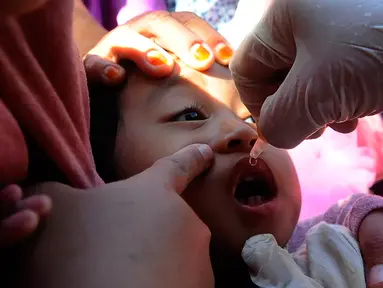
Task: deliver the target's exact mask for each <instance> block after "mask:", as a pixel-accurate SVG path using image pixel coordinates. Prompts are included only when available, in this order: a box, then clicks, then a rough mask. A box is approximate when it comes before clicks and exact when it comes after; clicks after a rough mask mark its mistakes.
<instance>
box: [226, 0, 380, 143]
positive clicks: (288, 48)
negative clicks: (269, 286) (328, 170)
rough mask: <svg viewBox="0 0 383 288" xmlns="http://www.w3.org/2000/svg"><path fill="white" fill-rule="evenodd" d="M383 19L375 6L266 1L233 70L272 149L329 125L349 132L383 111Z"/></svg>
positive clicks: (371, 0)
mask: <svg viewBox="0 0 383 288" xmlns="http://www.w3.org/2000/svg"><path fill="white" fill-rule="evenodd" d="M382 19H383V5H382V3H381V1H377V0H368V1H360V0H350V1H329V0H326V1H319V0H314V1H299V0H289V1H287V0H274V1H271V3H270V6H269V7H268V9H267V11H266V13H265V14H264V16H263V18H262V19H261V21H260V22H259V23H258V25H257V27H256V28H255V29H254V30H253V31H252V33H250V34H249V35H248V36H247V38H246V39H245V40H244V41H243V42H242V44H241V45H240V47H239V49H238V51H237V52H236V54H235V55H234V57H233V60H232V62H231V63H230V68H231V71H232V73H233V77H234V80H235V82H236V85H237V88H238V90H239V92H240V94H241V99H242V101H243V102H244V104H245V105H246V106H247V107H248V108H249V110H250V111H251V113H252V114H253V116H254V117H256V118H258V117H259V123H258V125H259V128H260V130H261V132H262V134H263V136H264V137H265V138H266V139H267V140H268V141H269V142H270V143H271V144H273V145H274V146H277V147H280V148H293V147H295V146H297V145H298V144H299V143H300V142H302V141H303V140H304V139H306V138H308V137H309V136H310V135H313V134H314V133H316V135H319V134H320V132H321V131H323V129H324V128H325V127H326V126H327V125H328V126H330V127H331V128H333V129H335V130H337V131H339V132H350V131H352V130H353V129H355V127H356V125H357V119H358V118H360V117H363V116H367V115H372V114H376V113H378V112H380V111H382V110H383V88H382V87H383V85H382V79H383V78H382V76H383V53H382V47H383V37H382V31H383V21H382ZM286 75H287V76H286Z"/></svg>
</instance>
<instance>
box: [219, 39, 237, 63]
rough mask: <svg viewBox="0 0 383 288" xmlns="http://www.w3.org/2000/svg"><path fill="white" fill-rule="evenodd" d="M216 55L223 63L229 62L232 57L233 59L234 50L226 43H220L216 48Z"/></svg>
mask: <svg viewBox="0 0 383 288" xmlns="http://www.w3.org/2000/svg"><path fill="white" fill-rule="evenodd" d="M215 51H216V52H215V53H216V56H217V57H218V58H219V59H220V60H221V61H227V60H230V59H231V57H233V54H234V52H233V49H231V48H230V47H229V46H228V45H226V44H224V43H220V44H218V45H217V46H216V48H215Z"/></svg>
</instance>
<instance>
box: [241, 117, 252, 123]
mask: <svg viewBox="0 0 383 288" xmlns="http://www.w3.org/2000/svg"><path fill="white" fill-rule="evenodd" d="M243 121H245V122H247V123H255V121H254V118H253V117H252V116H249V117H247V118H245V119H244V120H243Z"/></svg>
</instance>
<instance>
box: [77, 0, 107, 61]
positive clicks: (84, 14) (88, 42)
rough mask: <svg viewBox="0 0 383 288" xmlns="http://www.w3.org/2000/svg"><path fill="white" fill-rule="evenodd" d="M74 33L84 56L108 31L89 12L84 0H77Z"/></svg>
mask: <svg viewBox="0 0 383 288" xmlns="http://www.w3.org/2000/svg"><path fill="white" fill-rule="evenodd" d="M73 13H74V15H73V34H74V39H75V41H76V43H77V46H78V48H79V51H80V54H81V56H84V55H85V54H86V53H87V52H88V51H89V50H90V49H91V48H93V46H95V45H96V44H97V42H98V41H100V40H101V38H102V37H103V36H104V35H105V34H106V33H107V32H108V31H107V30H106V29H105V28H103V27H102V26H101V25H100V24H99V23H98V22H97V21H96V19H94V18H93V17H92V15H91V14H90V13H89V11H88V9H87V8H86V7H85V5H84V4H83V2H82V0H75V5H74V11H73Z"/></svg>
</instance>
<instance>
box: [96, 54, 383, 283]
mask: <svg viewBox="0 0 383 288" xmlns="http://www.w3.org/2000/svg"><path fill="white" fill-rule="evenodd" d="M178 65H179V67H177V69H175V72H174V73H173V74H172V75H171V76H170V77H168V78H165V79H161V80H158V79H152V78H149V77H146V76H144V75H143V74H142V73H140V72H139V71H135V72H134V73H132V74H131V75H128V80H127V87H124V88H123V89H122V90H120V91H118V90H117V91H111V90H110V88H108V89H109V90H105V89H103V88H100V87H97V89H96V90H95V91H91V119H92V121H91V143H92V149H93V152H94V157H95V161H96V167H97V168H98V172H99V173H100V175H101V177H103V178H104V180H105V181H114V180H117V179H124V178H127V177H131V176H133V175H135V174H138V173H140V172H142V171H143V170H145V169H146V168H148V167H150V166H151V165H152V164H153V163H154V162H155V161H156V160H158V159H160V158H162V157H164V156H166V155H169V154H171V153H173V152H175V151H177V150H179V149H181V148H182V147H184V146H187V145H189V144H192V143H206V144H209V145H210V146H211V147H212V149H213V151H215V153H216V156H215V163H214V165H213V167H212V168H211V169H210V170H209V171H208V172H207V173H206V174H204V175H203V176H201V177H199V178H198V179H196V180H195V181H193V182H192V184H191V185H190V186H189V187H188V188H187V190H186V191H185V192H184V193H183V198H184V199H185V200H186V202H187V203H188V204H189V205H190V206H191V207H192V208H193V209H194V211H195V212H196V213H197V214H198V216H199V217H200V218H201V219H202V220H203V221H204V222H205V223H206V224H207V225H208V227H209V228H210V230H211V232H212V245H211V258H212V264H213V269H214V271H215V277H216V285H217V287H247V285H251V284H250V283H251V282H249V276H248V267H246V266H245V265H244V263H243V261H242V259H241V251H242V249H243V247H244V243H245V242H246V240H248V239H249V238H250V237H252V236H253V235H258V234H272V235H273V237H275V239H276V241H277V243H278V244H279V245H280V246H281V247H285V246H286V245H287V247H288V251H289V252H291V253H293V252H295V251H297V250H298V248H299V247H300V246H301V245H302V244H303V243H304V241H305V235H306V234H307V232H308V231H309V229H310V228H311V227H313V226H314V225H316V224H319V223H320V222H321V221H326V222H328V223H329V224H341V225H344V226H346V227H347V228H349V229H350V231H351V233H352V235H353V236H354V237H355V239H358V238H357V233H358V228H359V226H360V223H361V221H362V220H363V219H364V217H365V216H366V215H367V214H368V213H369V212H371V211H372V210H374V209H378V208H381V207H383V199H382V198H380V197H378V196H369V195H363V194H357V195H354V196H353V197H352V198H350V199H348V200H347V201H346V202H344V203H339V204H338V205H335V206H334V207H332V208H331V209H330V210H329V211H328V212H327V213H326V214H324V215H323V216H320V217H317V218H316V219H313V220H311V221H310V222H306V223H301V224H298V225H297V222H298V218H299V213H300V207H301V194H300V187H299V183H298V179H297V175H296V172H295V169H294V166H293V164H292V162H291V160H290V158H289V156H288V154H287V152H286V151H284V150H280V149H276V148H273V147H269V148H268V149H267V150H266V151H265V152H264V153H263V154H262V155H261V157H260V159H259V160H258V162H257V165H255V166H254V167H253V166H251V165H250V164H249V157H248V154H249V151H250V149H251V147H252V145H253V143H254V141H255V140H256V139H257V134H256V129H255V126H254V124H253V123H252V122H253V121H252V118H251V115H250V113H249V112H248V111H247V109H246V108H245V106H244V105H243V104H242V103H241V102H240V99H239V97H238V94H237V91H236V89H235V86H234V83H233V81H232V79H231V75H230V72H229V70H228V69H227V68H225V67H222V66H219V65H218V64H215V65H214V66H213V67H212V68H211V69H210V70H209V71H208V72H206V73H200V72H197V71H195V70H192V69H190V68H189V67H187V66H186V65H184V64H183V63H181V62H180V61H178ZM128 70H133V71H134V69H128ZM105 94H109V95H108V96H107V97H105ZM113 94H114V96H116V95H117V97H115V98H112V96H113ZM101 111H102V112H101ZM101 115H102V116H101ZM110 159H113V160H114V161H112V162H113V163H109V160H110ZM180 177H182V175H180ZM137 221H138V222H139V220H137ZM154 225H155V224H154ZM325 230H326V229H325ZM350 251H352V249H351V250H350ZM357 255H359V259H361V257H360V254H359V252H358V253H357ZM359 267H360V266H359ZM362 270H363V269H359V272H361V274H359V275H362V276H363V271H362ZM330 272H332V271H330ZM340 276H341V275H340ZM362 278H363V277H362ZM362 280H363V281H364V279H362ZM349 283H350V282H349ZM327 287H328V286H327Z"/></svg>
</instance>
